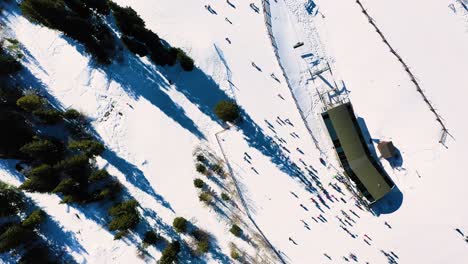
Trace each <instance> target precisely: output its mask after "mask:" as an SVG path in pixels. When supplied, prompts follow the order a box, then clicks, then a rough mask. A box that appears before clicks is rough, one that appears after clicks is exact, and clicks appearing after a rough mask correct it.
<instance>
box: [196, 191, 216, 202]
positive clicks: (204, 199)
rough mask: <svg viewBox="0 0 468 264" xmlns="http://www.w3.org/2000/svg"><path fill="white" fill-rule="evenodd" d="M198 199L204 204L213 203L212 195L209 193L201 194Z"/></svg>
mask: <svg viewBox="0 0 468 264" xmlns="http://www.w3.org/2000/svg"><path fill="white" fill-rule="evenodd" d="M198 199H199V200H200V201H202V202H204V203H206V204H210V203H211V202H212V201H213V195H211V193H210V192H202V193H200V195H199V196H198Z"/></svg>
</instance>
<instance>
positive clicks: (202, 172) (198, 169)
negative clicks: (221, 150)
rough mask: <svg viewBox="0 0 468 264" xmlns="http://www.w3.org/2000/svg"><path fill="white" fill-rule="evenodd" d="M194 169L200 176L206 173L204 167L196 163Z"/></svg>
mask: <svg viewBox="0 0 468 264" xmlns="http://www.w3.org/2000/svg"><path fill="white" fill-rule="evenodd" d="M195 168H196V169H197V171H198V172H199V173H201V174H205V173H206V172H207V169H206V167H205V165H203V164H201V163H198V164H197V165H196V166H195Z"/></svg>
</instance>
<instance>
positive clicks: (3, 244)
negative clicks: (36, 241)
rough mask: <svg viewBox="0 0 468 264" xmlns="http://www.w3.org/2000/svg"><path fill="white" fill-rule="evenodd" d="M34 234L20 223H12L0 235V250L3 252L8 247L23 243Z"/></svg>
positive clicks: (8, 248)
mask: <svg viewBox="0 0 468 264" xmlns="http://www.w3.org/2000/svg"><path fill="white" fill-rule="evenodd" d="M33 236H34V232H33V231H32V230H29V229H27V228H23V227H21V226H20V225H12V226H10V227H8V228H7V229H6V230H5V232H3V234H1V235H0V252H5V251H8V250H10V249H13V248H16V247H18V246H20V245H24V243H26V242H27V241H30V240H31V239H32V238H33Z"/></svg>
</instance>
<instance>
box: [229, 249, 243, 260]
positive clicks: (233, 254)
mask: <svg viewBox="0 0 468 264" xmlns="http://www.w3.org/2000/svg"><path fill="white" fill-rule="evenodd" d="M240 257H241V255H240V253H239V251H237V249H235V248H231V258H233V259H235V260H239V259H240Z"/></svg>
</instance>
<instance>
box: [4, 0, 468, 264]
mask: <svg viewBox="0 0 468 264" xmlns="http://www.w3.org/2000/svg"><path fill="white" fill-rule="evenodd" d="M115 2H116V3H118V4H120V5H122V6H125V5H129V6H132V7H133V8H134V9H135V10H136V11H137V12H138V13H139V14H140V16H141V17H142V18H143V19H144V20H145V22H146V25H147V27H148V28H150V29H152V30H153V31H155V32H157V33H158V34H159V35H160V37H162V38H163V39H165V40H167V41H168V42H169V43H170V44H171V45H173V46H177V47H182V48H183V49H184V50H186V51H187V52H188V53H189V54H190V56H192V57H193V58H194V60H195V62H196V65H197V69H196V70H195V71H194V72H190V73H187V72H183V71H181V69H180V68H179V67H174V68H156V67H154V66H152V65H151V64H150V63H149V62H148V61H147V60H145V59H143V60H141V59H139V58H136V57H134V56H133V55H130V54H129V53H124V56H123V58H122V60H121V61H120V62H116V63H114V64H113V65H111V66H109V67H105V68H98V67H95V66H94V65H92V64H90V63H89V60H88V58H87V55H86V54H84V53H83V51H82V48H81V47H80V46H79V45H76V44H75V43H73V42H72V41H70V40H67V39H64V38H63V37H62V36H61V35H60V34H59V33H57V32H54V31H51V30H48V29H46V28H42V27H39V26H36V25H33V24H31V23H30V22H28V21H27V20H26V19H24V18H23V17H21V16H19V15H18V14H17V13H10V14H9V15H8V16H7V18H6V22H7V25H8V26H9V27H10V28H11V30H12V32H13V34H14V36H15V37H16V38H17V39H18V40H19V41H20V42H21V43H22V44H23V45H24V47H25V48H26V50H27V53H26V58H25V63H26V65H27V68H28V70H29V71H31V72H32V73H33V74H34V75H35V76H36V77H37V78H38V80H39V81H40V82H41V83H42V84H43V85H42V87H37V88H38V89H40V90H41V91H42V93H48V94H50V95H51V96H53V97H54V98H55V99H56V100H57V101H58V102H60V104H61V105H62V106H63V107H64V108H68V107H73V108H77V109H79V110H81V111H83V112H84V113H86V114H87V115H88V116H90V117H91V118H92V120H93V121H92V126H93V128H94V129H95V131H96V132H97V135H98V136H99V137H100V138H101V140H103V142H105V144H106V146H107V147H108V149H109V150H108V151H106V152H105V153H104V155H103V157H102V159H100V160H99V164H100V165H102V166H106V167H107V169H108V170H109V172H111V173H112V174H113V175H116V176H117V177H118V178H119V180H121V181H122V182H123V183H124V185H125V187H126V188H128V191H129V193H130V194H131V195H132V196H134V197H135V198H136V199H137V200H138V201H139V202H140V204H141V205H142V208H143V213H144V215H145V219H146V220H147V221H148V222H149V223H150V224H152V225H154V227H155V228H157V229H159V230H161V231H162V232H163V233H165V234H166V235H167V236H171V232H170V230H169V229H170V228H169V226H170V225H171V223H172V220H173V218H174V217H175V216H184V217H186V218H188V219H189V218H190V219H191V220H192V221H193V222H194V223H196V225H197V226H199V227H201V228H203V229H206V230H208V231H209V232H210V233H212V234H213V236H214V237H215V238H216V240H217V242H216V243H217V246H218V247H219V248H220V252H221V253H219V252H218V253H219V254H215V252H213V253H212V254H210V256H209V257H208V258H207V259H206V261H207V262H218V263H226V262H228V257H227V256H229V242H231V241H233V242H235V243H236V244H238V245H240V246H241V247H242V248H243V249H245V250H246V252H247V253H249V254H250V255H251V256H252V257H253V259H254V261H253V262H259V260H258V259H255V258H254V257H255V256H254V254H255V249H254V248H253V247H251V246H250V245H249V244H247V243H244V242H242V241H240V239H237V238H235V237H234V236H232V235H231V234H230V233H229V231H228V229H229V227H230V226H229V222H228V221H227V220H226V217H223V216H222V215H221V214H218V213H216V212H215V211H214V210H212V209H207V208H206V207H205V206H203V205H202V203H200V202H199V201H198V197H197V196H198V194H197V191H196V189H195V188H194V187H193V179H194V178H195V177H200V176H197V174H196V172H195V169H194V160H193V151H194V149H195V148H197V147H199V146H200V145H201V146H209V148H210V149H213V151H214V152H215V153H216V154H217V155H218V156H219V157H222V153H221V150H223V151H224V154H225V155H226V157H227V159H228V162H229V164H230V165H231V167H232V169H233V172H234V175H235V177H236V179H237V180H238V182H239V187H240V189H241V190H242V195H243V197H244V199H245V201H246V203H247V205H248V212H249V213H250V214H251V217H252V219H253V220H254V221H255V223H256V224H257V226H258V227H259V228H260V229H261V231H262V232H263V233H264V235H265V236H266V237H267V238H268V240H269V241H270V242H271V244H272V245H273V246H274V248H275V249H276V250H277V251H278V252H279V254H280V255H281V256H282V259H283V260H284V261H285V262H288V263H326V262H327V261H328V262H330V263H342V262H344V261H345V260H344V259H343V258H342V256H349V253H354V254H355V255H356V256H357V260H358V261H359V262H360V263H365V262H366V261H367V262H369V263H386V262H387V257H386V256H385V255H384V254H382V252H381V250H383V251H385V252H386V253H388V254H391V253H390V252H393V254H394V256H393V258H394V259H395V260H397V261H398V262H399V263H465V262H467V261H468V251H467V250H466V246H467V244H466V243H465V242H464V240H463V238H462V237H461V236H460V235H459V234H458V233H457V232H455V231H454V228H460V229H461V230H462V231H465V233H467V234H468V210H467V209H468V208H467V207H466V206H465V205H464V204H463V202H464V199H465V197H466V195H464V193H465V191H464V189H465V186H464V185H465V184H466V183H467V180H466V177H464V176H465V175H464V173H463V172H462V167H461V165H462V164H464V163H465V162H467V161H468V160H467V157H468V155H466V154H465V153H464V151H463V150H464V148H465V147H466V146H468V139H466V138H464V135H466V134H467V133H468V126H467V125H466V124H465V122H463V120H464V119H463V113H464V111H463V108H462V107H463V105H464V104H463V100H464V99H465V98H466V97H467V96H466V95H467V93H468V92H467V91H466V89H464V88H465V87H466V84H465V82H464V77H465V75H464V74H465V73H466V72H467V70H468V50H467V49H466V47H468V33H467V31H466V23H464V21H463V19H460V16H459V15H457V14H455V13H454V12H453V11H452V10H451V9H450V8H449V4H450V2H453V1H448V0H443V1H404V0H395V1H391V2H389V1H384V0H374V1H362V2H363V4H364V6H365V7H366V8H367V9H368V12H369V13H370V14H371V15H372V16H373V18H374V19H375V22H376V24H377V25H378V26H379V27H380V29H381V30H382V32H383V33H384V34H385V35H386V37H387V39H388V40H389V42H390V43H391V44H392V46H393V47H394V48H395V49H396V50H397V51H398V52H399V53H400V55H401V56H402V57H403V58H404V59H405V61H406V62H407V63H408V65H410V67H411V69H412V70H413V72H414V73H415V75H416V77H417V78H418V81H419V82H420V84H421V86H422V88H423V90H424V91H425V92H426V94H427V96H428V97H429V99H430V100H431V101H432V102H433V104H434V105H435V107H436V108H437V110H438V111H439V112H440V114H441V116H442V117H443V118H444V121H445V122H446V124H447V127H448V129H449V132H450V134H451V135H452V136H453V138H454V139H452V138H451V137H449V138H448V139H447V148H445V147H443V146H442V145H441V144H438V140H439V136H440V128H439V126H438V124H437V123H436V121H435V120H434V117H433V115H432V114H431V113H430V112H429V110H428V107H427V106H426V104H425V103H424V102H423V100H422V98H421V96H420V95H419V94H418V93H417V92H416V88H415V87H414V85H413V84H412V82H411V81H410V80H409V78H408V76H407V74H406V72H405V71H404V70H403V68H402V66H401V65H400V64H399V62H398V61H397V60H396V59H395V57H393V56H392V54H391V53H390V52H389V51H388V48H387V47H386V46H385V45H384V44H383V42H382V41H381V39H380V37H379V36H378V35H377V34H376V32H375V30H374V29H373V28H372V27H371V26H370V24H369V23H368V21H367V19H366V17H365V16H364V15H363V14H362V12H361V10H360V8H359V6H358V5H357V4H356V3H355V1H325V0H320V1H316V3H315V4H316V6H315V8H314V9H313V10H311V12H310V13H311V14H309V13H308V12H307V10H306V4H307V2H309V1H306V0H273V1H270V4H271V16H272V19H271V21H272V28H273V35H274V37H275V39H276V43H277V45H278V53H279V56H280V61H279V62H278V61H277V58H276V57H275V52H274V49H273V47H272V45H271V41H270V38H269V36H268V33H267V28H266V25H265V22H264V15H263V13H262V9H261V8H262V2H261V1H260V0H253V1H249V2H245V1H240V0H237V1H235V0H230V1H229V3H231V4H232V5H229V4H228V3H227V2H225V1H214V0H207V1H200V0H195V1H184V0H154V1H147V0H145V1H143V0H117V1H115ZM250 2H253V3H254V4H255V6H257V7H259V8H260V10H259V13H257V12H255V11H254V10H253V9H252V8H251V7H250V6H249V4H250ZM207 4H209V5H210V6H211V7H212V9H213V10H214V11H215V12H216V14H212V13H210V12H208V11H207V9H206V8H205V7H204V6H205V5H207ZM309 4H310V3H309ZM226 18H227V20H229V21H231V22H232V24H231V23H229V22H228V21H227V20H226ZM226 38H228V39H229V41H230V42H231V44H229V43H228V41H227V40H226ZM299 41H302V42H304V43H305V45H304V46H303V47H301V48H298V49H293V48H292V46H293V45H294V44H296V43H297V42H299ZM309 53H312V55H307V54H309ZM301 55H307V56H304V58H303V57H301ZM313 59H316V60H318V61H317V63H316V64H317V65H316V66H312V65H313V63H314V61H315V60H313ZM326 61H328V62H329V63H330V66H331V69H332V71H333V76H332V75H331V74H330V73H329V72H326V73H324V74H323V76H324V78H323V79H320V78H315V79H314V80H309V79H310V72H314V71H315V70H319V69H321V67H324V65H326V64H325V63H324V62H326ZM252 63H254V65H256V66H257V67H258V69H256V68H255V67H253V65H252ZM278 63H281V65H282V66H283V68H284V70H285V73H286V76H287V77H288V79H289V83H290V84H291V87H290V88H291V91H293V93H294V95H295V96H296V98H297V99H298V102H299V107H300V108H301V109H302V111H303V115H304V116H305V117H306V120H307V121H308V125H309V127H310V129H311V131H312V133H313V135H314V137H315V138H316V139H317V140H318V147H319V148H320V149H321V150H323V151H325V153H321V152H320V151H319V149H317V147H316V145H315V144H314V142H313V140H312V138H311V135H310V134H309V131H308V130H307V128H306V125H305V124H304V122H303V120H302V118H301V115H300V113H299V111H298V109H297V106H296V103H295V101H294V100H293V97H292V94H291V92H290V89H289V87H288V86H287V82H286V80H285V79H284V77H283V73H282V70H281V68H280V65H279V64H278ZM271 74H274V76H276V77H277V78H278V81H276V80H275V79H274V78H272V76H271ZM169 80H170V81H171V82H173V84H172V85H171V84H169ZM333 80H335V81H336V82H337V84H338V85H339V87H340V88H342V87H343V85H345V86H346V88H347V90H349V92H350V93H349V97H350V99H351V101H352V103H353V105H354V108H355V110H356V112H357V114H358V115H359V116H360V117H362V119H363V120H364V122H365V124H366V126H367V128H368V130H369V131H370V135H371V136H372V138H373V139H379V140H387V139H391V140H393V142H394V143H395V145H396V146H397V148H398V149H399V150H400V152H401V154H402V157H403V164H402V165H401V167H400V168H398V169H394V170H393V169H392V168H391V167H390V165H389V164H388V163H387V162H386V161H382V163H383V164H384V166H385V168H386V170H387V171H388V172H389V174H390V176H391V178H392V179H393V180H394V181H395V183H396V185H397V187H398V189H399V190H400V191H401V193H402V201H401V206H400V207H399V208H398V209H397V210H396V211H395V212H392V213H390V214H381V215H380V216H379V217H377V216H374V215H372V214H370V213H368V212H366V211H363V210H361V209H359V208H358V207H356V206H355V203H354V200H353V198H352V196H351V195H350V194H349V192H348V191H346V190H345V189H344V187H343V185H339V186H341V188H342V189H343V194H341V193H339V192H338V191H336V190H335V189H334V188H331V187H330V186H329V183H332V184H336V183H337V180H336V179H335V178H334V176H335V175H336V171H335V169H334V167H336V165H337V162H336V160H335V159H334V157H335V156H334V153H333V151H332V149H331V144H330V143H329V142H328V135H327V134H326V133H325V130H324V128H323V124H322V123H321V120H320V118H319V116H318V114H319V112H320V109H321V106H320V104H319V100H318V97H317V95H316V91H317V90H318V89H324V87H326V85H327V84H326V82H333ZM227 98H231V99H235V100H236V101H237V102H238V104H239V105H240V106H241V107H242V109H243V112H244V113H243V117H244V122H243V123H242V124H240V125H239V127H238V128H231V129H230V130H227V131H225V132H223V133H221V134H219V139H220V141H219V143H220V145H221V146H219V145H218V141H217V140H216V137H215V133H217V132H219V131H221V130H222V129H223V128H222V126H221V125H220V124H219V123H218V122H217V121H216V118H215V116H214V115H213V111H212V109H213V107H214V105H215V104H216V103H217V102H218V101H219V100H220V99H227ZM220 147H221V148H220ZM319 158H323V159H325V161H326V166H324V165H322V164H321V162H320V160H319ZM1 165H2V167H1V168H2V169H1V170H0V175H1V179H2V180H8V181H9V182H12V183H15V184H18V181H17V180H16V178H15V175H13V174H11V173H10V171H11V167H12V166H13V163H12V162H6V161H2V163H1ZM332 165H333V166H332ZM319 184H321V185H322V186H323V187H324V188H325V189H326V190H327V191H328V192H329V193H330V195H333V196H332V197H331V198H330V199H327V198H326V195H324V193H323V191H321V190H320V188H319V187H318V186H319ZM31 197H32V198H33V199H34V200H35V201H36V202H37V203H38V205H39V206H42V207H44V209H45V210H46V211H47V213H48V214H49V215H51V217H52V218H53V219H54V220H55V221H57V222H58V223H60V225H62V228H63V230H64V232H66V233H67V234H69V239H67V240H70V241H68V242H67V243H65V247H66V249H67V250H68V251H69V252H70V254H71V255H72V256H73V257H75V259H76V261H77V262H79V263H130V262H134V263H136V262H143V260H141V259H140V258H138V256H137V254H136V250H137V243H134V242H133V241H129V240H124V241H118V240H117V241H116V240H113V236H112V234H111V233H109V232H108V231H107V230H106V229H105V228H103V227H102V223H103V220H102V219H100V214H99V213H98V212H99V208H82V209H80V208H73V207H69V206H67V205H63V204H58V200H59V199H58V198H57V197H54V196H51V195H43V194H31ZM319 197H320V198H319ZM333 197H336V199H334V198H333ZM311 198H313V200H314V201H315V202H316V203H317V206H316V205H315V204H314V202H313V201H312V200H311ZM320 199H323V202H322V201H321V200H320ZM342 211H343V212H345V214H346V215H347V216H348V218H347V217H346V216H345V215H344V214H343V213H342ZM94 213H97V214H96V215H94ZM77 215H78V216H79V218H78V217H77ZM241 215H242V218H243V219H242V221H243V222H245V224H246V227H247V228H248V229H252V230H254V227H253V225H252V224H251V223H250V221H249V220H248V219H247V217H245V215H244V214H241ZM319 215H321V217H319ZM319 218H321V219H322V220H320V219H319ZM385 222H387V223H388V224H389V226H390V227H388V226H387V225H385V224H384V223H385ZM340 226H341V227H340ZM345 229H346V230H348V231H346V230H345ZM51 233H52V234H51V235H52V236H53V235H54V234H53V232H51ZM366 236H368V237H369V238H366ZM364 240H366V241H367V242H368V243H366V242H365V241H364ZM149 253H150V254H152V255H153V257H154V259H150V260H149V261H150V262H155V261H156V260H157V259H158V258H159V256H160V251H159V250H156V249H154V248H150V249H149ZM324 254H327V255H329V256H330V258H331V260H330V259H328V258H327V257H326V256H324ZM276 262H279V260H276Z"/></svg>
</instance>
